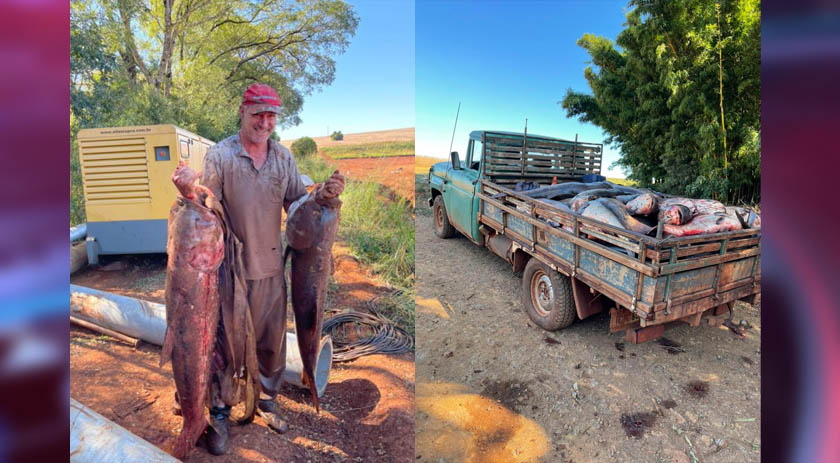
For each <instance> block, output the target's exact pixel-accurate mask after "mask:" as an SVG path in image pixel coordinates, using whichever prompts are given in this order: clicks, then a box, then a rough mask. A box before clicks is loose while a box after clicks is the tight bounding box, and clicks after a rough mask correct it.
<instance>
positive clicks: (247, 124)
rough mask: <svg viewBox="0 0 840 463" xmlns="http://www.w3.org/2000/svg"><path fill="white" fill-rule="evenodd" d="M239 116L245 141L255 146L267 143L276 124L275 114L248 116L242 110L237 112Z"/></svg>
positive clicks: (265, 113) (266, 113)
mask: <svg viewBox="0 0 840 463" xmlns="http://www.w3.org/2000/svg"><path fill="white" fill-rule="evenodd" d="M239 114H240V117H241V118H242V127H241V132H242V136H243V138H245V140H246V141H248V142H250V143H255V144H256V143H258V144H262V143H265V142H266V141H268V138H269V137H270V136H271V133H272V132H274V126H275V125H276V124H277V114H274V113H271V112H264V113H257V114H248V112H247V111H245V110H244V108H243V109H240V110H239Z"/></svg>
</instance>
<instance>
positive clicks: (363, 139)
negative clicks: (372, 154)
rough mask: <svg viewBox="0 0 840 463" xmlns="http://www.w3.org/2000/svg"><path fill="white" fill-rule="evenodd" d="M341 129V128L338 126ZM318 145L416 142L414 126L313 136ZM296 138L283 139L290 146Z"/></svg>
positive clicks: (322, 146)
mask: <svg viewBox="0 0 840 463" xmlns="http://www.w3.org/2000/svg"><path fill="white" fill-rule="evenodd" d="M338 130H340V128H338ZM311 138H312V139H313V140H315V144H317V145H318V149H321V148H327V147H330V146H343V145H364V144H367V143H379V142H386V141H410V142H414V127H408V128H404V129H389V130H377V131H375V132H361V133H345V134H344V140H341V141H336V140H330V137H329V136H326V135H325V136H323V137H311ZM295 140H296V139H289V140H282V141H281V142H280V143H282V144H283V145H284V146H285V147H286V148H290V147H291V146H292V143H294V142H295Z"/></svg>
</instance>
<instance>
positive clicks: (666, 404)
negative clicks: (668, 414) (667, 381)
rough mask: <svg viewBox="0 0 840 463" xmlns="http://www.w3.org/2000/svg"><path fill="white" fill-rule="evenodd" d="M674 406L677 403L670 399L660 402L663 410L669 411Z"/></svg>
mask: <svg viewBox="0 0 840 463" xmlns="http://www.w3.org/2000/svg"><path fill="white" fill-rule="evenodd" d="M676 406H677V402H675V401H674V400H672V399H665V400H663V401H662V407H663V408H665V409H668V410H670V409H672V408H674V407H676Z"/></svg>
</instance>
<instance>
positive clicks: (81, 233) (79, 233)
mask: <svg viewBox="0 0 840 463" xmlns="http://www.w3.org/2000/svg"><path fill="white" fill-rule="evenodd" d="M85 236H87V224H86V223H83V224H79V225H76V226H75V227H71V228H70V242H71V243H72V242H73V241H80V240H84V239H85Z"/></svg>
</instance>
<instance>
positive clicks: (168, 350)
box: [158, 328, 175, 368]
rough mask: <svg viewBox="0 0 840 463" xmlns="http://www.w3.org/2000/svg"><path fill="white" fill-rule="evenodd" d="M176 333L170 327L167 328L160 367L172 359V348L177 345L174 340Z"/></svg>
mask: <svg viewBox="0 0 840 463" xmlns="http://www.w3.org/2000/svg"><path fill="white" fill-rule="evenodd" d="M173 337H174V335H173V334H172V331H171V330H169V328H167V329H166V335H165V336H164V338H163V349H162V350H161V351H160V361H159V363H158V368H163V366H164V365H166V363H167V362H169V361H170V360H172V348H173V347H174V345H175V342H174V341H173V340H172V338H173Z"/></svg>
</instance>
